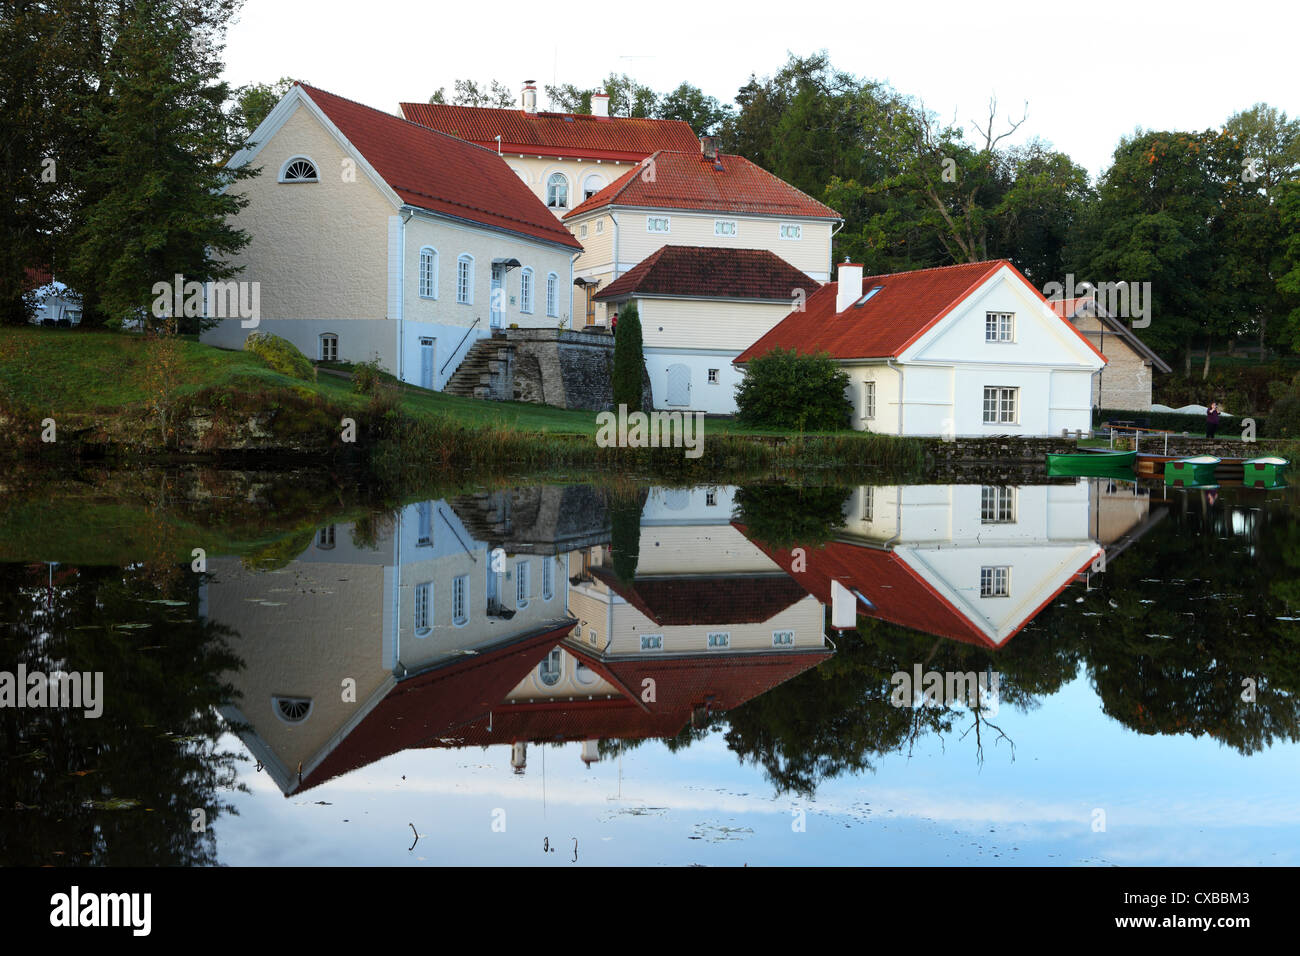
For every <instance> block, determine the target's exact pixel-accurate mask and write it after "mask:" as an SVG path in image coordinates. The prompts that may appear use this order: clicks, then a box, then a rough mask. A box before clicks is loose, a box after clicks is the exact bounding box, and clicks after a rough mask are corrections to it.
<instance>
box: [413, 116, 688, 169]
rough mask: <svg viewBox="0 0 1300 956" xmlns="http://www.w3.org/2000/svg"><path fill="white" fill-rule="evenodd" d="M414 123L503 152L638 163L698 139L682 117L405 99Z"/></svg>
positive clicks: (686, 148) (686, 147)
mask: <svg viewBox="0 0 1300 956" xmlns="http://www.w3.org/2000/svg"><path fill="white" fill-rule="evenodd" d="M401 107H402V115H403V116H405V117H406V118H407V119H408V120H411V121H412V122H414V123H419V124H420V125H421V126H427V127H429V128H430V129H436V130H438V131H439V132H443V133H446V134H448V135H449V136H455V137H458V138H459V139H463V140H468V141H469V142H471V143H478V144H479V145H480V146H485V147H487V148H489V149H491V150H492V151H493V152H495V151H496V146H497V142H496V138H497V136H500V137H501V151H502V152H503V153H515V154H519V153H523V154H525V155H528V154H530V153H531V154H532V155H534V156H538V155H543V156H561V157H564V158H574V159H605V160H618V161H621V162H631V163H636V162H640V161H641V160H643V159H645V158H646V157H647V156H649V155H650V154H651V153H653V152H655V150H659V149H678V150H687V151H689V150H692V149H697V150H698V149H699V140H698V139H696V137H695V133H694V132H693V131H692V130H691V128H690V126H688V125H687V124H686V123H684V122H682V121H681V120H662V119H640V118H628V117H623V116H586V115H583V114H581V113H525V112H524V111H523V110H520V109H493V108H489V107H482V106H448V105H444V104H439V103H402V104H401Z"/></svg>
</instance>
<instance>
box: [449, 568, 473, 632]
mask: <svg viewBox="0 0 1300 956" xmlns="http://www.w3.org/2000/svg"><path fill="white" fill-rule="evenodd" d="M468 621H469V575H468V574H462V575H461V576H460V577H458V578H453V579H452V582H451V623H453V624H455V625H456V626H457V627H461V626H462V625H464V624H465V623H466V622H468Z"/></svg>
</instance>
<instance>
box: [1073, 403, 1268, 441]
mask: <svg viewBox="0 0 1300 956" xmlns="http://www.w3.org/2000/svg"><path fill="white" fill-rule="evenodd" d="M1244 418H1253V419H1254V420H1255V437H1257V438H1264V437H1266V436H1267V432H1266V431H1265V428H1266V424H1267V420H1266V418H1265V417H1264V416H1263V415H1249V416H1233V417H1231V418H1226V417H1225V418H1220V419H1219V432H1220V433H1221V434H1225V435H1226V434H1229V433H1233V434H1239V433H1240V432H1241V424H1240V423H1241V422H1242V421H1243V419H1244ZM1106 422H1145V423H1146V427H1147V428H1159V429H1162V430H1163V431H1171V432H1187V433H1188V434H1189V435H1193V436H1195V435H1204V434H1205V416H1204V415H1188V414H1186V413H1185V412H1153V411H1149V410H1134V409H1123V408H1094V409H1093V411H1092V424H1093V426H1094V427H1096V426H1098V425H1102V424H1104V423H1106Z"/></svg>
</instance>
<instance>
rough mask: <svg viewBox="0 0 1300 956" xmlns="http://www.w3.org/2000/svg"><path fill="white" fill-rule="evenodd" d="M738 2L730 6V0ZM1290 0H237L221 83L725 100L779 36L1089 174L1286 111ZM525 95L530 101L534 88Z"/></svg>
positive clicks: (418, 95)
mask: <svg viewBox="0 0 1300 956" xmlns="http://www.w3.org/2000/svg"><path fill="white" fill-rule="evenodd" d="M741 11H745V12H744V13H742V12H741ZM1297 35H1300V3H1297V2H1296V0H1255V2H1251V3H1243V2H1236V3H1232V2H1224V0H1218V2H1213V3H1211V2H1203V0H1187V2H1182V3H1168V4H1165V3H1161V4H1157V3H1146V2H1142V0H1128V2H1115V0H1102V2H1095V3H1090V4H1087V5H1075V4H1071V5H1070V6H1069V7H1068V8H1067V7H1065V6H1054V5H1053V0H1038V2H1024V0H1015V2H1003V3H996V4H980V3H970V2H965V3H956V2H948V0H910V2H895V3H890V4H879V3H876V4H870V5H866V4H863V5H861V6H860V7H859V6H858V5H854V7H850V6H849V5H848V4H844V3H827V4H818V5H811V4H806V5H803V6H800V5H797V4H788V3H787V4H776V3H773V2H771V0H751V2H749V3H747V4H740V3H734V2H726V0H721V2H720V0H713V2H700V0H689V2H682V0H655V2H651V3H621V4H591V5H584V4H546V3H538V2H527V3H524V2H517V0H494V2H469V3H448V2H446V0H423V2H413V0H360V2H358V0H315V2H313V3H311V4H308V5H306V6H304V5H303V4H302V3H301V2H287V0H246V3H245V6H244V8H243V10H242V11H241V13H240V15H239V18H238V21H237V22H236V23H235V24H234V26H233V27H232V29H231V31H230V34H229V37H228V42H227V49H226V63H227V73H226V76H227V79H229V80H230V81H231V82H232V83H234V84H236V85H238V84H242V83H248V82H254V81H262V82H269V81H272V80H275V79H278V78H279V77H281V76H292V77H294V78H296V79H301V80H305V81H307V82H310V83H312V84H314V85H316V86H319V87H321V88H323V89H328V90H330V91H331V92H333V93H337V94H339V95H340V96H346V97H349V98H351V99H355V100H359V101H361V102H363V103H366V104H368V105H370V106H375V107H378V108H380V109H384V110H388V111H390V112H396V111H397V104H398V102H399V101H401V100H427V99H428V97H429V95H430V94H431V93H432V92H433V91H434V90H435V89H437V88H438V87H440V86H442V87H447V89H448V92H450V90H451V86H452V83H453V81H454V80H455V79H457V78H458V77H468V78H473V79H476V80H479V81H480V82H486V81H487V80H491V79H498V80H500V81H501V82H503V83H505V84H506V85H507V86H509V87H510V88H511V89H512V90H516V91H517V90H518V88H519V86H520V85H521V82H522V81H523V80H525V79H530V78H532V79H536V80H537V81H538V83H539V84H546V83H552V82H554V81H555V80H558V81H559V82H561V83H573V84H575V85H576V86H579V87H586V86H593V85H595V84H596V82H597V81H599V80H600V79H602V78H603V77H604V76H606V75H607V74H609V73H610V72H611V71H617V72H627V73H630V74H631V75H633V76H635V77H636V78H637V79H638V80H640V81H641V82H643V83H645V84H647V85H649V86H651V87H653V88H654V89H656V90H657V91H659V92H666V91H667V90H670V89H672V88H673V87H675V86H676V85H677V84H678V83H680V82H682V81H689V82H691V83H694V84H695V85H696V86H699V87H700V88H701V89H703V90H704V91H705V92H706V93H708V94H710V95H712V96H716V97H718V99H720V100H722V101H724V102H731V101H732V100H733V98H734V96H735V93H736V90H737V89H739V88H740V86H741V85H742V84H743V83H744V82H745V81H746V80H747V79H748V78H749V75H750V74H751V73H757V74H758V75H759V76H763V75H766V74H769V73H772V72H774V71H775V70H776V69H778V68H779V67H780V66H781V64H782V63H784V62H785V59H786V54H787V51H792V52H795V53H800V54H807V53H811V52H814V51H817V50H820V49H826V50H828V51H829V52H830V55H831V60H832V62H833V63H834V64H835V66H836V67H838V68H839V69H843V70H848V71H850V72H853V73H856V74H858V75H860V76H865V77H869V78H874V79H880V80H885V81H887V82H889V83H890V84H891V85H893V86H894V87H895V88H896V89H898V90H900V91H901V92H904V93H908V94H912V95H915V96H920V97H922V98H923V99H924V100H925V102H926V104H927V105H928V106H929V107H930V108H931V109H934V110H936V111H937V112H938V113H940V115H941V116H943V117H945V118H946V119H951V118H952V117H953V115H954V112H955V114H956V118H957V119H958V120H959V121H960V122H961V123H962V124H969V122H970V121H971V120H972V119H975V118H982V117H983V116H985V115H986V114H987V102H988V98H989V96H990V94H996V95H997V97H998V99H999V103H1000V112H1001V113H1002V114H1003V115H1005V114H1006V113H1008V112H1011V113H1014V114H1015V116H1016V117H1017V118H1018V117H1019V116H1020V114H1021V112H1022V111H1023V108H1024V106H1023V105H1024V101H1025V100H1028V101H1029V120H1028V122H1026V123H1025V125H1024V126H1023V127H1022V128H1021V130H1020V133H1019V134H1018V135H1017V137H1016V140H1019V141H1023V140H1025V139H1029V138H1032V137H1033V136H1040V137H1042V138H1044V139H1046V140H1048V141H1050V142H1051V143H1053V144H1054V145H1055V146H1056V148H1058V149H1061V150H1064V151H1065V152H1066V153H1068V154H1069V155H1070V156H1071V157H1072V158H1073V159H1074V160H1075V162H1078V163H1080V164H1082V165H1083V166H1085V167H1086V168H1087V169H1088V170H1089V171H1090V172H1091V173H1092V174H1093V175H1094V176H1096V175H1097V174H1098V173H1099V172H1100V171H1101V170H1102V169H1104V168H1105V166H1106V165H1108V163H1109V160H1110V156H1111V153H1112V151H1113V150H1114V148H1115V145H1116V144H1117V142H1118V141H1119V138H1120V136H1121V135H1123V134H1125V133H1129V132H1132V131H1133V130H1134V129H1135V128H1136V127H1139V126H1141V127H1143V128H1146V129H1161V128H1163V129H1170V128H1175V129H1189V130H1193V129H1204V128H1206V127H1211V126H1216V127H1217V126H1218V125H1220V124H1221V123H1222V122H1223V121H1224V120H1225V119H1227V118H1228V116H1230V115H1231V114H1232V113H1233V112H1235V111H1237V110H1240V109H1245V108H1247V107H1249V106H1250V105H1252V104H1254V103H1256V102H1259V101H1261V100H1262V101H1265V102H1268V103H1269V104H1271V105H1273V106H1277V107H1279V108H1281V109H1283V110H1285V111H1286V112H1287V113H1288V114H1289V115H1291V116H1295V115H1296V114H1298V113H1300V68H1298V66H1297V59H1300V57H1298V56H1297V50H1296V45H1295V44H1296V37H1297ZM542 105H543V107H545V101H544V99H543V104H542Z"/></svg>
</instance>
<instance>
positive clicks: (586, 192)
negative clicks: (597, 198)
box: [582, 173, 609, 202]
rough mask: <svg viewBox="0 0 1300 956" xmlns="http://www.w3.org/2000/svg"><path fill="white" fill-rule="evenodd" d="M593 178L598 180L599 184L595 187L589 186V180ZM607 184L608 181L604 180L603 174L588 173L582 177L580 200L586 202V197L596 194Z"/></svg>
mask: <svg viewBox="0 0 1300 956" xmlns="http://www.w3.org/2000/svg"><path fill="white" fill-rule="evenodd" d="M593 179H598V180H600V185H599V186H598V187H597V188H595V189H591V188H589V187H590V183H591V180H593ZM608 185H609V183H607V182H605V177H604V176H602V175H600V174H599V173H588V174H587V175H586V176H584V177H583V178H582V201H583V202H586V201H587V200H588V199H590V198H591V197H592V196H594V195H596V193H598V192H600V191H601V190H602V189H604V188H605V187H606V186H608Z"/></svg>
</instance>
